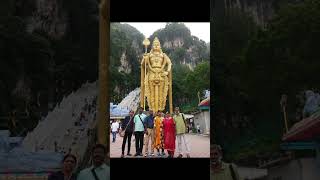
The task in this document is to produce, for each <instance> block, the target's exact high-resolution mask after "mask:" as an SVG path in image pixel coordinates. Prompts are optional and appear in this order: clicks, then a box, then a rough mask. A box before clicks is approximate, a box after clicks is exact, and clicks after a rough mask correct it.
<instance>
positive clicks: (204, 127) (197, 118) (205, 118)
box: [193, 110, 210, 134]
mask: <svg viewBox="0 0 320 180" xmlns="http://www.w3.org/2000/svg"><path fill="white" fill-rule="evenodd" d="M193 119H194V125H195V127H197V124H198V123H199V124H200V131H201V133H206V134H210V111H208V110H205V111H202V112H200V113H197V114H195V115H194V118H193Z"/></svg>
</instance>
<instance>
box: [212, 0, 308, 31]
mask: <svg viewBox="0 0 320 180" xmlns="http://www.w3.org/2000/svg"><path fill="white" fill-rule="evenodd" d="M301 1H303V0H224V2H223V1H221V3H222V4H218V5H219V6H220V7H221V6H224V11H225V12H232V9H234V8H238V9H241V10H242V11H243V12H246V13H248V14H250V15H251V16H252V17H253V19H254V21H255V22H256V23H257V24H258V25H260V26H261V27H265V26H266V25H267V23H268V21H269V20H271V18H272V17H273V16H274V14H275V12H276V11H277V10H278V9H279V8H280V7H282V6H283V5H287V4H288V3H296V2H301Z"/></svg>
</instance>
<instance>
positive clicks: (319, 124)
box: [282, 113, 320, 141]
mask: <svg viewBox="0 0 320 180" xmlns="http://www.w3.org/2000/svg"><path fill="white" fill-rule="evenodd" d="M319 136H320V114H319V113H316V114H313V115H312V116H310V117H308V118H305V119H303V120H301V121H300V122H297V123H296V124H294V125H293V126H292V127H291V128H290V130H289V131H288V132H287V133H286V134H285V135H283V137H282V140H283V141H300V140H310V139H313V138H316V137H319Z"/></svg>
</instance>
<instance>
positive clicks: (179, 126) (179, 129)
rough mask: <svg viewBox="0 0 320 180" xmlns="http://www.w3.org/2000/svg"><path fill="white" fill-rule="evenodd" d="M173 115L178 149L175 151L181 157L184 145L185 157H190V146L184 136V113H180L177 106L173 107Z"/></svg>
mask: <svg viewBox="0 0 320 180" xmlns="http://www.w3.org/2000/svg"><path fill="white" fill-rule="evenodd" d="M174 112H175V113H174V115H173V119H174V122H175V123H176V138H177V141H178V150H177V153H178V154H179V156H178V158H182V157H183V150H182V146H185V150H186V154H187V157H190V146H189V142H188V140H187V138H186V135H185V133H186V129H187V128H186V121H185V118H184V115H183V114H182V113H180V109H179V107H176V108H175V111H174Z"/></svg>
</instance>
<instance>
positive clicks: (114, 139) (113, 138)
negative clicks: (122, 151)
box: [112, 132, 117, 142]
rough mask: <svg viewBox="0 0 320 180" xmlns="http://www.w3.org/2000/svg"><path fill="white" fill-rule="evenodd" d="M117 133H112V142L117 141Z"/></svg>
mask: <svg viewBox="0 0 320 180" xmlns="http://www.w3.org/2000/svg"><path fill="white" fill-rule="evenodd" d="M116 137H117V132H112V142H115V141H116Z"/></svg>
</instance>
